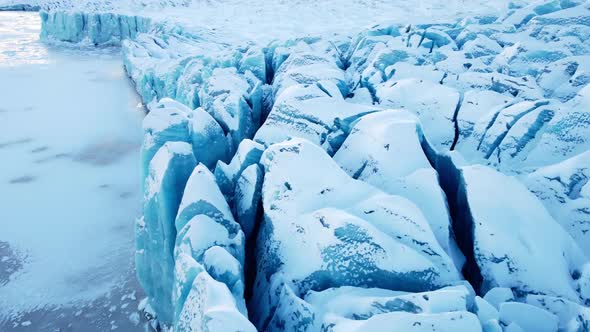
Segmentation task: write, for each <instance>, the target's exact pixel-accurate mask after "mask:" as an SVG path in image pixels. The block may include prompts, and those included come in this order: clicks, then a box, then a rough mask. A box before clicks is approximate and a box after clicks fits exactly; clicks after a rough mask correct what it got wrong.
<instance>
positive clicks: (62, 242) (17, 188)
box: [0, 12, 143, 331]
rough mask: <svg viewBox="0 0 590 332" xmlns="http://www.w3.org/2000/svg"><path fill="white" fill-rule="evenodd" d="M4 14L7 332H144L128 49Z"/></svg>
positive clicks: (1, 279) (0, 159)
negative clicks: (44, 32)
mask: <svg viewBox="0 0 590 332" xmlns="http://www.w3.org/2000/svg"><path fill="white" fill-rule="evenodd" d="M39 30H40V19H39V16H38V14H37V13H19V12H0V331H12V330H15V331H106V330H111V329H113V330H119V331H121V330H122V331H133V330H140V329H142V327H141V326H140V324H138V323H137V321H136V320H137V319H138V317H139V316H137V314H136V313H135V312H136V310H137V302H138V301H139V300H140V299H141V294H140V293H139V292H140V290H139V286H138V284H137V282H136V280H135V271H134V268H133V253H134V230H133V226H134V220H135V218H136V217H137V216H138V215H139V213H140V205H141V195H140V192H139V191H140V190H139V188H140V183H139V181H140V180H139V146H140V142H141V119H142V117H143V109H142V107H141V105H139V106H138V103H139V98H138V97H137V96H136V94H135V92H134V90H133V88H132V87H131V85H130V82H129V81H128V79H127V77H126V75H125V72H124V70H123V68H122V62H121V59H120V54H119V51H118V50H117V49H102V50H92V49H88V50H84V49H79V48H76V49H73V48H64V47H60V48H57V47H51V46H47V45H45V44H43V43H41V42H40V41H39V38H38V35H39Z"/></svg>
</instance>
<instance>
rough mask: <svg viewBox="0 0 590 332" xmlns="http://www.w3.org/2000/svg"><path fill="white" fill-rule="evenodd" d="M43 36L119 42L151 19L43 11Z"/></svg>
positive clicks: (145, 26) (146, 26) (145, 27)
mask: <svg viewBox="0 0 590 332" xmlns="http://www.w3.org/2000/svg"><path fill="white" fill-rule="evenodd" d="M40 15H41V38H42V39H54V40H59V41H65V42H72V43H79V42H82V41H88V42H90V43H92V44H94V45H118V44H120V43H121V41H122V40H123V39H126V38H135V36H136V35H137V34H138V33H140V32H147V31H148V30H149V29H150V27H151V25H152V24H151V23H152V22H151V20H150V19H149V18H145V17H141V16H129V15H122V14H112V13H80V12H65V11H54V12H40Z"/></svg>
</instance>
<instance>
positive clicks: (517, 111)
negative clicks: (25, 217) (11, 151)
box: [0, 0, 590, 332]
mask: <svg viewBox="0 0 590 332" xmlns="http://www.w3.org/2000/svg"><path fill="white" fill-rule="evenodd" d="M2 4H8V5H10V6H13V5H15V4H16V5H18V3H15V2H14V1H13V0H2V1H1V2H0V6H1V5H2ZM30 4H33V3H32V2H31V3H30ZM34 4H35V5H37V4H38V5H40V7H41V8H42V12H41V14H40V15H41V19H42V33H41V37H42V39H43V40H44V41H45V42H47V43H58V44H60V45H62V46H63V45H70V47H71V45H75V46H74V47H82V48H85V49H88V50H91V49H95V48H97V50H103V51H96V50H94V51H93V52H99V53H101V52H102V53H104V50H105V49H104V47H106V46H112V45H115V46H117V47H118V46H120V48H121V55H122V59H121V62H120V64H121V65H122V66H123V67H124V69H125V71H126V73H127V75H128V76H129V78H130V81H131V83H132V85H133V86H134V87H135V89H136V91H137V93H138V94H139V96H140V98H141V101H142V103H143V104H145V105H146V109H147V110H148V112H149V113H148V115H147V116H146V117H145V120H144V122H143V140H142V144H141V147H138V149H140V151H141V152H140V156H139V157H138V158H139V159H140V161H139V163H138V173H139V181H138V182H139V183H138V185H137V186H138V187H140V188H141V190H142V191H143V216H142V217H141V218H139V219H138V220H137V222H136V253H135V254H136V255H135V256H136V264H137V272H138V279H139V281H140V283H141V285H142V286H143V289H144V290H145V291H146V293H147V296H148V298H147V299H145V300H144V301H142V302H141V305H140V309H141V310H142V311H143V312H145V313H146V314H147V315H148V316H149V317H150V319H151V322H150V324H151V325H152V327H153V328H161V329H168V328H170V329H172V330H174V331H244V330H246V331H254V330H259V331H269V332H270V331H309V332H315V331H367V330H371V331H379V330H390V329H391V327H392V326H395V327H396V328H397V329H400V330H404V331H406V330H407V331H504V332H505V331H525V332H529V331H530V332H537V331H587V330H588V329H589V328H588V326H590V317H589V316H590V315H589V311H588V306H589V305H590V262H589V260H590V253H589V252H588V250H589V247H588V240H589V238H588V234H590V232H589V228H588V223H589V222H590V220H589V219H588V215H589V214H590V204H589V201H588V197H589V195H590V191H589V189H588V188H589V185H588V179H589V178H590V173H588V168H589V167H590V165H588V162H589V160H590V159H589V158H588V152H589V148H590V145H589V143H588V142H589V137H590V132H589V128H590V125H589V123H590V116H589V114H590V113H589V112H590V109H589V106H590V99H589V98H590V75H589V70H590V63H589V60H590V47H588V44H587V40H588V37H589V36H590V2H589V1H587V0H567V1H556V0H534V1H494V2H483V1H469V2H465V1H460V0H452V1H445V2H442V1H436V0H431V1H420V2H417V3H416V2H402V1H393V2H392V1H381V0H374V1H373V0H371V1H368V0H356V1H347V2H344V3H343V2H336V1H322V2H313V1H307V0H299V1H294V2H282V1H279V2H268V1H261V0H257V1H249V2H242V1H237V0H226V1H196V0H195V1H190V0H166V1H149V0H129V1H118V2H117V1H49V0H46V1H36V2H35V3H34ZM39 49H40V50H43V48H39ZM66 49H67V48H66ZM42 52H44V51H42ZM42 52H40V53H39V54H37V55H36V56H32V55H31V56H30V59H31V61H40V62H43V61H45V60H46V58H47V56H46V55H45V53H42ZM3 54H8V55H9V56H10V55H14V54H17V53H10V52H9V53H3ZM13 58H14V57H13ZM22 58H26V57H24V56H19V57H16V59H22ZM15 61H16V60H15ZM100 123H102V122H100V121H99V124H100ZM140 140H141V139H140ZM17 144H26V140H25V143H22V142H21V143H17ZM32 180H35V178H32V177H30V176H29V177H26V176H23V177H21V178H18V180H17V182H18V183H23V182H28V183H31V182H32ZM0 254H2V255H3V257H6V258H2V261H3V262H5V264H8V266H10V267H11V268H13V269H21V265H22V263H21V261H20V260H18V259H15V257H17V255H18V251H16V250H15V249H13V248H12V247H7V246H6V245H4V246H3V247H0ZM0 280H1V279H0ZM133 321H136V319H133ZM22 323H23V324H25V325H28V324H29V322H28V321H23V322H22ZM32 324H34V322H32ZM21 325H22V324H21Z"/></svg>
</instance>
